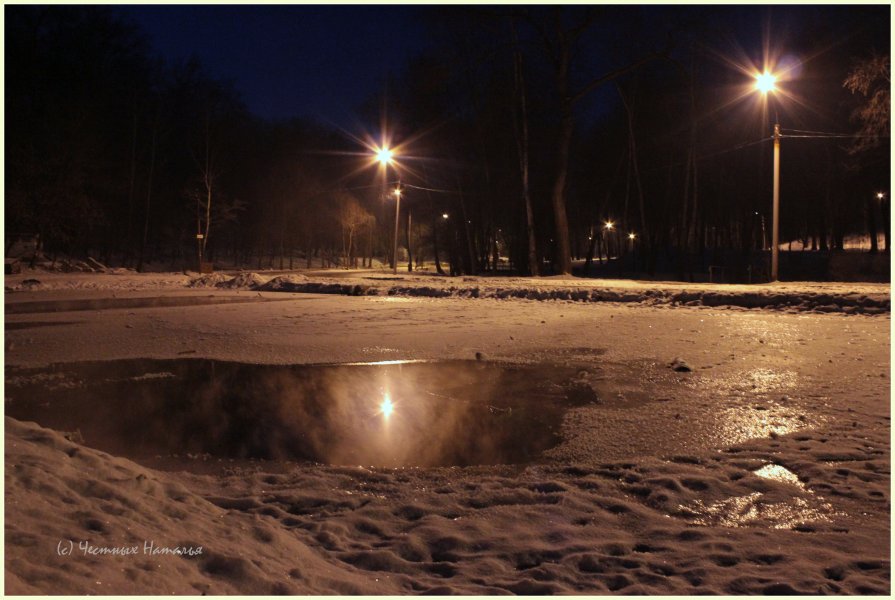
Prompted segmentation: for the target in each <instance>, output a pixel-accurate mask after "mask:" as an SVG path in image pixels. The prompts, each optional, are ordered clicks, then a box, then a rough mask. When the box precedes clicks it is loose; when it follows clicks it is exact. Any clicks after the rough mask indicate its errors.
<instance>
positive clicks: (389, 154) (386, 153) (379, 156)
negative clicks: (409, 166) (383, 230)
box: [373, 146, 401, 275]
mask: <svg viewBox="0 0 895 600" xmlns="http://www.w3.org/2000/svg"><path fill="white" fill-rule="evenodd" d="M373 150H374V153H375V155H376V160H378V161H379V164H380V165H381V166H382V168H383V170H384V171H385V173H384V178H383V183H382V195H383V196H386V192H385V189H386V186H387V185H388V166H389V165H393V164H395V153H394V151H393V150H391V149H390V148H389V147H388V146H381V147H378V148H374V149H373ZM395 198H396V199H397V201H396V202H395V244H394V253H393V254H392V273H394V274H395V275H397V274H398V217H399V215H400V210H401V184H400V182H399V183H398V187H397V189H395Z"/></svg>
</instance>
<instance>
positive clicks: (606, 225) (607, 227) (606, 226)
mask: <svg viewBox="0 0 895 600" xmlns="http://www.w3.org/2000/svg"><path fill="white" fill-rule="evenodd" d="M614 228H615V223H613V222H612V221H606V222H605V223H604V224H603V229H605V230H606V260H607V261H608V260H609V232H610V231H612V230H613V229H614ZM616 245H618V244H616Z"/></svg>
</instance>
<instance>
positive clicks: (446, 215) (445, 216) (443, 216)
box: [441, 213, 449, 219]
mask: <svg viewBox="0 0 895 600" xmlns="http://www.w3.org/2000/svg"><path fill="white" fill-rule="evenodd" d="M448 216H449V215H448V214H447V213H442V215H441V218H442V219H447V218H448Z"/></svg>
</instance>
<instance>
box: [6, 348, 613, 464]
mask: <svg viewBox="0 0 895 600" xmlns="http://www.w3.org/2000/svg"><path fill="white" fill-rule="evenodd" d="M574 374H575V373H574V370H572V369H569V368H562V367H555V366H544V365H541V366H537V367H532V366H515V365H497V364H491V363H485V362H474V361H445V362H433V363H410V364H385V365H323V366H277V365H252V364H243V363H231V362H220V361H212V360H199V359H188V360H122V361H110V362H93V363H79V364H66V365H56V366H53V367H50V368H47V369H22V370H15V369H13V370H9V369H8V370H7V374H6V394H7V398H8V399H9V401H8V402H7V407H6V410H7V414H8V415H9V416H12V417H15V418H17V419H21V420H33V421H36V422H38V423H40V424H41V425H44V426H47V427H51V428H53V429H57V430H61V431H78V432H79V434H78V435H80V437H81V438H83V440H84V443H85V444H87V445H88V446H93V447H95V448H98V449H100V450H104V451H107V452H110V453H112V454H117V455H123V456H127V457H129V458H133V459H135V460H138V461H139V460H140V459H152V458H154V457H159V456H161V457H165V456H174V455H179V456H184V455H187V454H191V455H210V456H212V457H216V458H237V459H263V460H277V461H314V462H320V463H327V464H335V465H365V466H384V467H399V466H421V467H432V466H454V465H456V466H468V465H487V464H519V463H527V462H531V461H534V460H537V458H538V456H539V455H540V454H541V453H542V452H543V451H544V450H546V449H548V448H550V447H552V446H554V445H556V444H557V443H558V442H559V441H560V429H561V425H562V418H563V414H564V412H565V411H566V410H567V409H568V408H569V407H571V406H573V405H580V404H583V403H587V402H590V401H595V400H596V396H595V394H594V393H593V392H592V391H591V390H590V389H589V388H586V389H582V388H581V387H580V386H576V385H575V384H574V382H573V378H574Z"/></svg>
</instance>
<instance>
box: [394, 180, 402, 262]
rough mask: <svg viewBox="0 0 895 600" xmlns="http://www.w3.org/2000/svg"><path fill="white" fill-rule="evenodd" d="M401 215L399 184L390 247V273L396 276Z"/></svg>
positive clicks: (396, 191) (399, 185)
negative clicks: (392, 244)
mask: <svg viewBox="0 0 895 600" xmlns="http://www.w3.org/2000/svg"><path fill="white" fill-rule="evenodd" d="M400 214H401V183H400V182H398V187H396V188H395V244H394V246H392V273H393V274H395V275H397V274H398V221H399V218H400Z"/></svg>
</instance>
